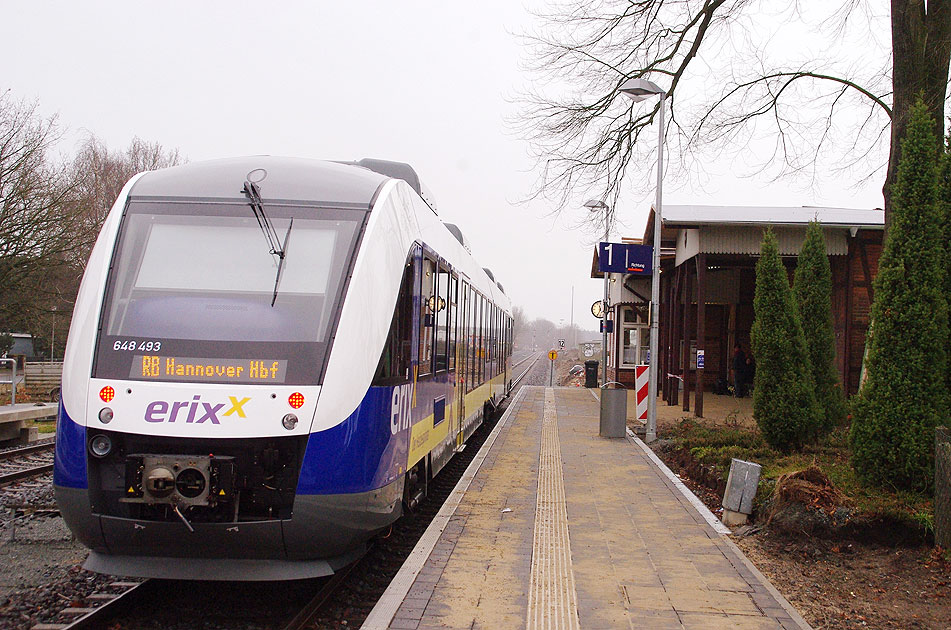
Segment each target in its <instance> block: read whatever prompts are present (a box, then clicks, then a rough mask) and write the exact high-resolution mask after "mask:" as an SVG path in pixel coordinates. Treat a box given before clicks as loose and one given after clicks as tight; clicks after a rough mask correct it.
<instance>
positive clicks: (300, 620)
mask: <svg viewBox="0 0 951 630" xmlns="http://www.w3.org/2000/svg"><path fill="white" fill-rule="evenodd" d="M367 551H369V547H367ZM365 555H366V552H364V554H363V555H361V556H360V557H359V558H357V559H356V560H354V561H353V562H351V563H350V564H348V565H347V566H345V567H343V568H342V569H340V570H339V571H337V572H336V573H334V574H333V575H332V576H330V579H328V580H327V581H326V582H325V583H324V585H323V586H321V587H320V590H319V591H317V594H316V595H314V597H313V598H312V599H311V600H310V601H309V602H307V604H306V605H305V606H304V607H303V608H302V609H301V611H300V612H299V613H297V614H296V615H295V616H294V618H293V619H291V620H290V621H289V622H288V624H287V625H286V626H284V628H283V630H303V628H306V627H307V626H308V624H309V623H310V622H311V621H312V620H313V618H314V617H316V616H317V613H318V612H320V609H321V608H322V607H323V605H324V604H326V603H327V600H328V599H330V596H331V595H333V594H334V593H335V592H336V591H337V589H338V588H340V585H342V584H343V583H344V582H346V581H347V578H348V577H349V576H350V573H351V572H352V571H353V569H354V568H355V567H356V566H357V564H359V563H360V560H361V559H363V556H365Z"/></svg>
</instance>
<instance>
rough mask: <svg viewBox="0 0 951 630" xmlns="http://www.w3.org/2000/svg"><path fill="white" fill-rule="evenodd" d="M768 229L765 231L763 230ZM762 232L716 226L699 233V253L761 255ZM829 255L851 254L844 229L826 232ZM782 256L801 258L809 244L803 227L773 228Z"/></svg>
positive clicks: (826, 230) (730, 226)
mask: <svg viewBox="0 0 951 630" xmlns="http://www.w3.org/2000/svg"><path fill="white" fill-rule="evenodd" d="M763 229H765V228H763ZM763 229H752V228H749V227H747V228H743V227H742V226H733V225H713V226H708V227H704V228H703V229H701V230H699V239H700V243H699V251H701V252H705V253H708V254H759V252H760V248H761V247H762V244H763ZM823 232H824V236H825V242H826V253H827V254H828V255H830V256H844V255H845V254H847V253H848V252H849V243H848V240H847V238H846V237H847V235H848V232H846V231H845V230H843V229H841V228H840V229H825V230H823ZM773 233H774V234H776V241H777V244H778V245H779V254H780V255H781V256H798V255H799V251H800V250H801V249H802V243H803V241H805V240H806V230H805V228H804V227H801V226H800V227H790V226H780V227H776V228H773Z"/></svg>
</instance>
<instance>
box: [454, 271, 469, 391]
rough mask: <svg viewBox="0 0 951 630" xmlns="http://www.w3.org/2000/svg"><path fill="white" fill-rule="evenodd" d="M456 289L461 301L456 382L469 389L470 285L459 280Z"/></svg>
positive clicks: (457, 314)
mask: <svg viewBox="0 0 951 630" xmlns="http://www.w3.org/2000/svg"><path fill="white" fill-rule="evenodd" d="M456 288H457V290H458V296H457V299H458V301H459V304H458V306H457V311H456V355H457V357H458V363H457V364H456V370H457V371H458V374H457V375H456V382H457V383H459V384H460V385H462V386H463V387H465V388H466V389H468V387H469V372H468V369H467V368H466V352H468V350H469V344H468V338H469V337H468V333H467V332H466V324H467V322H468V321H469V320H468V319H466V304H467V302H468V299H469V285H468V284H466V281H465V280H459V283H458V284H457V285H456Z"/></svg>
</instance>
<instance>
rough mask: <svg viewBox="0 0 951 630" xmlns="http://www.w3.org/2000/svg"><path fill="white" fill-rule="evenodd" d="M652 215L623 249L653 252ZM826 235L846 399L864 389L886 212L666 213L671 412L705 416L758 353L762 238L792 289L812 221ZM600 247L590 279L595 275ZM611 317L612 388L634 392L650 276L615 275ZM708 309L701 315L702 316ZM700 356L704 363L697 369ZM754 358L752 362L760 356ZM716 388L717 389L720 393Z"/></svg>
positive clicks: (746, 209) (665, 369) (644, 354)
mask: <svg viewBox="0 0 951 630" xmlns="http://www.w3.org/2000/svg"><path fill="white" fill-rule="evenodd" d="M654 219H655V214H654V210H653V208H652V209H651V212H650V215H649V216H648V220H647V226H646V228H645V230H644V236H643V238H640V239H637V238H623V239H622V242H627V243H643V244H645V245H653V236H654ZM814 219H816V220H818V221H819V222H820V223H821V224H822V227H823V231H824V233H825V241H826V249H827V252H828V255H829V261H830V264H831V267H832V284H833V289H832V311H833V318H834V325H835V339H836V366H837V368H838V370H839V375H840V378H841V381H842V383H843V387H845V388H846V391H847V392H848V393H849V394H854V393H855V392H856V391H857V390H858V384H859V377H860V373H861V369H862V358H863V354H864V349H865V333H866V331H867V329H868V323H869V310H870V306H871V303H872V299H873V297H874V296H873V287H872V279H873V278H874V277H875V274H876V272H877V271H878V259H879V256H880V254H881V249H882V237H883V234H884V224H885V212H884V211H883V210H880V209H874V210H861V209H849V208H822V207H764V206H757V207H750V206H700V205H669V206H668V205H665V206H664V208H663V224H662V226H661V276H660V277H661V312H660V316H661V319H660V344H659V345H660V355H661V356H660V369H661V379H660V382H659V388H660V392H661V395H662V396H663V399H664V400H665V401H666V402H667V403H668V404H670V405H676V404H680V403H681V400H682V404H683V409H684V410H685V411H689V410H690V407H691V402H693V406H694V412H695V413H696V415H698V416H702V415H703V394H704V392H708V393H709V392H711V391H712V390H714V389H720V388H721V387H722V386H723V385H725V384H732V383H733V382H734V374H733V370H732V356H733V348H734V346H735V345H736V344H737V343H739V344H740V346H741V347H742V349H743V351H744V352H745V353H746V354H750V353H751V348H750V328H751V327H752V325H753V295H754V292H755V288H756V270H755V266H756V261H757V259H758V258H759V252H760V244H761V242H762V238H763V230H764V229H765V228H766V227H767V226H770V227H772V229H773V232H774V233H775V234H776V237H777V240H778V242H779V250H780V255H781V256H782V258H783V262H784V264H785V265H786V269H787V272H788V274H789V279H790V282H792V277H793V271H794V270H795V266H796V257H797V255H798V254H799V250H800V248H801V247H802V243H803V241H804V240H805V234H806V226H807V224H808V223H809V221H812V220H814ZM597 258H598V250H597V248H595V253H594V261H593V263H592V270H591V277H592V278H599V279H602V278H603V274H601V273H600V272H599V271H598V260H597ZM608 276H609V304H610V306H609V310H608V318H609V320H611V321H613V322H614V323H613V332H611V333H610V334H609V336H608V365H607V370H606V373H605V376H606V379H607V380H608V381H617V382H619V383H622V384H624V385H625V386H627V387H631V386H633V385H634V373H635V366H636V365H638V364H646V363H647V362H648V355H649V353H648V348H649V344H650V328H649V321H648V313H649V303H650V294H651V278H650V276H649V275H648V276H639V275H632V274H620V273H611V274H608ZM698 305H702V307H698ZM698 353H699V354H700V356H702V357H703V360H702V361H701V365H700V366H699V367H698V365H697V356H698ZM754 358H755V357H754ZM718 385H719V386H720V387H718Z"/></svg>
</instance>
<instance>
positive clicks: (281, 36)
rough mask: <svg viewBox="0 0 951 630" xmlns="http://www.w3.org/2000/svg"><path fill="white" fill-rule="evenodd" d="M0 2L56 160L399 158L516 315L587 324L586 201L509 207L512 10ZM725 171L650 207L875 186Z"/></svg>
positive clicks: (638, 207)
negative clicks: (556, 212) (51, 122)
mask: <svg viewBox="0 0 951 630" xmlns="http://www.w3.org/2000/svg"><path fill="white" fill-rule="evenodd" d="M0 2H2V3H3V4H5V5H7V6H6V7H5V8H4V11H3V14H4V16H5V21H6V28H4V36H3V37H2V38H0V56H2V58H3V59H4V63H3V70H2V71H0V89H2V90H7V89H9V90H10V91H11V94H12V95H13V96H14V97H16V98H25V99H28V100H32V99H37V100H38V101H39V104H40V110H41V111H42V112H43V113H44V114H45V115H51V114H57V115H58V116H59V121H60V124H61V126H62V127H63V128H64V129H65V130H66V131H67V132H68V133H67V135H66V137H65V139H64V142H63V144H62V146H61V147H60V150H61V151H62V152H63V153H64V154H70V153H72V152H73V151H74V150H75V148H76V146H77V144H78V142H79V141H80V139H81V138H82V134H83V133H86V132H90V133H93V134H95V135H96V136H98V137H99V138H101V139H102V140H104V141H105V142H106V143H107V144H108V145H109V146H110V147H111V148H113V149H119V148H124V147H125V146H127V145H128V143H129V141H130V140H131V139H132V137H133V136H136V135H137V136H139V137H140V138H142V139H144V140H147V141H150V142H155V141H157V142H160V143H162V144H163V145H165V146H166V147H177V148H178V149H179V150H180V151H181V153H182V155H184V156H185V157H187V158H188V160H190V161H198V160H205V159H212V158H219V157H227V156H237V155H249V154H271V155H287V156H297V157H309V158H326V159H337V160H340V159H345V160H349V159H359V158H362V157H377V158H384V159H392V160H398V161H405V162H409V163H410V164H412V165H413V166H414V168H415V169H416V170H417V172H418V173H419V174H420V177H421V178H422V179H423V180H424V181H425V182H426V184H427V185H428V187H429V188H430V189H431V190H432V191H433V193H434V194H435V197H436V201H437V203H438V205H439V211H440V214H441V216H442V218H443V219H444V220H446V221H450V222H453V223H457V224H458V225H459V226H460V227H461V228H462V230H463V231H464V232H465V233H466V235H467V237H468V238H469V240H470V241H471V243H472V249H473V254H474V255H475V256H476V258H477V259H478V260H479V262H480V263H481V264H482V265H483V266H487V267H490V268H492V269H493V270H494V272H495V275H496V277H497V279H498V280H499V281H500V282H501V283H502V284H503V285H504V286H505V288H506V290H507V292H508V294H509V295H510V296H511V297H512V299H513V301H514V303H515V304H516V305H520V306H522V307H523V308H524V309H525V310H526V312H527V314H528V315H529V317H532V318H534V317H545V318H548V319H550V320H552V321H554V322H555V323H559V321H560V320H564V323H566V324H567V323H568V321H569V320H570V319H571V317H572V315H571V309H570V301H571V293H572V287H574V292H575V298H574V319H575V321H576V323H579V324H580V325H582V327H583V328H586V329H592V328H596V326H597V323H596V320H595V319H594V318H593V317H592V316H591V315H590V311H589V307H590V305H591V303H592V302H594V301H595V300H597V299H599V297H600V293H601V285H600V283H599V282H598V281H596V280H592V279H591V278H590V277H589V276H590V267H591V257H592V252H593V245H592V243H593V242H594V237H593V235H591V234H589V233H584V232H582V231H581V230H579V229H576V228H574V227H573V226H575V225H577V222H578V219H579V216H581V215H582V213H583V210H582V209H581V208H580V205H581V203H583V202H584V201H585V200H584V199H578V206H579V209H578V211H577V214H574V215H570V216H569V215H563V216H562V217H560V218H559V219H557V220H556V219H553V218H551V217H550V216H549V213H550V208H549V207H547V206H546V205H545V204H544V203H542V202H533V203H531V204H524V203H519V202H520V200H522V199H524V198H525V197H526V196H527V195H528V193H529V192H530V190H531V188H532V185H533V183H534V182H535V180H536V175H535V173H534V172H533V170H532V169H533V166H534V165H533V163H532V161H531V160H530V159H529V157H528V152H527V149H526V145H525V143H524V141H523V140H522V139H521V138H519V137H518V136H517V135H516V134H515V133H514V132H513V131H512V127H511V125H510V124H507V123H506V120H507V119H511V118H512V117H513V116H515V115H516V114H517V111H518V106H517V105H516V104H514V103H513V100H514V99H515V97H516V96H517V94H518V92H519V91H520V90H524V89H525V88H526V87H527V86H529V85H530V83H531V81H532V80H533V77H532V76H530V75H526V74H525V73H524V72H522V71H521V70H520V69H519V60H520V59H522V58H524V56H525V51H524V50H522V49H521V43H520V41H519V39H518V37H517V36H516V34H518V33H520V32H524V31H525V30H527V29H528V28H530V27H531V25H532V20H533V17H532V16H531V15H530V14H529V12H528V10H527V9H526V8H525V6H523V4H522V3H520V2H519V1H518V0H483V1H482V2H479V3H461V2H435V1H428V2H427V1H422V0H412V1H411V0H401V1H399V2H394V1H392V0H390V1H383V0H381V1H378V2H313V1H311V2H288V1H285V2H280V3H265V2H235V1H229V2H223V1H214V2H212V1H204V2H194V1H189V2H168V1H166V2H161V3H157V2H156V3H145V2H119V1H115V2H92V1H90V0H84V1H83V2H56V3H52V2H41V1H39V0H33V1H31V2H13V1H11V0H0ZM531 4H532V5H533V6H538V5H539V2H532V3H531ZM634 168H643V169H647V170H648V171H650V170H651V169H653V168H654V165H653V164H652V163H651V164H644V165H640V166H637V167H634ZM730 171H731V164H730V163H729V162H725V161H719V162H718V161H712V162H711V165H710V167H709V170H708V172H707V181H706V184H705V186H704V187H703V189H702V190H699V189H692V188H691V187H690V186H685V185H682V184H680V183H678V182H676V181H665V203H711V204H733V205H755V204H758V203H762V204H767V205H790V206H801V205H831V206H844V207H857V208H869V207H876V206H877V207H881V204H882V201H881V192H880V184H879V183H877V182H876V183H872V184H870V185H868V186H866V187H865V188H863V189H860V190H854V189H851V188H849V187H847V186H844V185H838V184H836V183H834V182H832V183H823V184H822V185H821V186H820V187H818V188H817V187H815V186H812V187H810V188H807V189H804V188H803V187H801V186H797V185H796V182H782V183H780V184H775V183H770V182H766V181H758V180H750V179H737V178H734V177H732V176H731V175H730ZM632 175H635V176H636V175H637V174H636V173H632ZM641 175H643V174H641ZM647 181H650V180H649V178H648V180H647ZM652 195H653V189H646V190H643V191H634V192H632V193H631V195H630V196H629V197H626V198H625V199H624V200H623V202H622V203H621V204H620V205H619V208H618V210H619V214H620V217H619V218H620V220H621V221H622V222H623V223H624V226H623V230H622V231H623V232H624V234H625V235H633V236H641V235H642V234H643V231H644V225H645V221H646V217H647V212H648V210H649V208H650V203H651V200H652Z"/></svg>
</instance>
